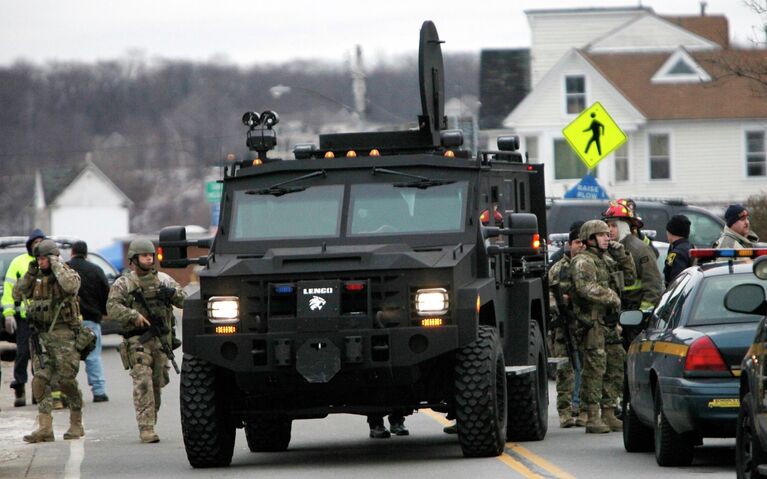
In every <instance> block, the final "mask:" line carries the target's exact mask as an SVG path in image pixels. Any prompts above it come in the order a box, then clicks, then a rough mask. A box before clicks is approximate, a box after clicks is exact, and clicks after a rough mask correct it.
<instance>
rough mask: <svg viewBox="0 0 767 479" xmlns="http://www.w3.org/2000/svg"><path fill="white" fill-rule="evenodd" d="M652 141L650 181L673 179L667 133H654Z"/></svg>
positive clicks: (650, 138) (650, 137)
mask: <svg viewBox="0 0 767 479" xmlns="http://www.w3.org/2000/svg"><path fill="white" fill-rule="evenodd" d="M649 140H650V179H651V180H668V179H671V153H670V151H671V149H670V147H669V144H670V140H669V135H668V134H667V133H653V134H650V136H649Z"/></svg>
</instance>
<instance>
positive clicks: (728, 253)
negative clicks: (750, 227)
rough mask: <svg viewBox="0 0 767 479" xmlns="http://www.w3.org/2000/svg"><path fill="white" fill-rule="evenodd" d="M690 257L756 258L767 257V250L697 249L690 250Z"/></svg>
mask: <svg viewBox="0 0 767 479" xmlns="http://www.w3.org/2000/svg"><path fill="white" fill-rule="evenodd" d="M690 256H691V257H693V258H700V259H704V258H705V259H709V258H733V259H738V258H756V257H759V256H767V248H743V249H715V248H696V249H691V250H690Z"/></svg>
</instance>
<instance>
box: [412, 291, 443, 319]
mask: <svg viewBox="0 0 767 479" xmlns="http://www.w3.org/2000/svg"><path fill="white" fill-rule="evenodd" d="M449 305H450V302H449V300H448V295H447V290H446V289H445V288H431V289H419V290H418V291H416V293H415V310H416V312H417V313H418V315H419V316H433V315H440V314H445V313H447V310H448V307H449Z"/></svg>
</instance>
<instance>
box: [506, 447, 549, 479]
mask: <svg viewBox="0 0 767 479" xmlns="http://www.w3.org/2000/svg"><path fill="white" fill-rule="evenodd" d="M498 460H499V461H501V462H502V463H504V464H506V465H507V466H509V467H510V468H512V469H514V470H515V471H517V472H518V473H520V474H522V475H523V476H525V477H528V478H530V479H544V477H543V476H540V475H538V474H536V473H534V472H533V471H531V470H530V469H528V468H527V466H525V465H524V464H522V463H521V462H519V461H517V460H516V459H514V458H513V457H511V456H509V455H508V454H506V453H503V454H501V455H500V456H498Z"/></svg>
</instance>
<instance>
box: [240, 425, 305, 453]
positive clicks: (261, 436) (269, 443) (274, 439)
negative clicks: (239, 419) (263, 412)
mask: <svg viewBox="0 0 767 479" xmlns="http://www.w3.org/2000/svg"><path fill="white" fill-rule="evenodd" d="M292 426H293V421H292V420H291V419H290V418H287V417H284V416H256V417H252V418H250V419H248V420H247V421H245V439H247V441H248V449H250V450H251V452H280V451H284V450H286V449H287V448H288V445H289V444H290V433H291V430H292Z"/></svg>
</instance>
